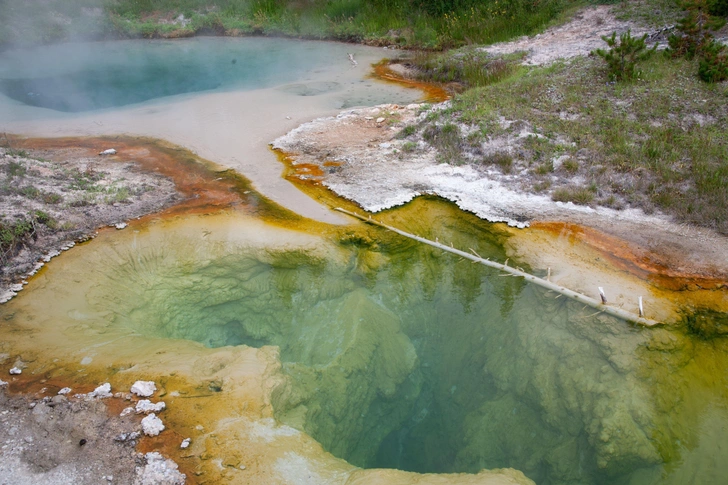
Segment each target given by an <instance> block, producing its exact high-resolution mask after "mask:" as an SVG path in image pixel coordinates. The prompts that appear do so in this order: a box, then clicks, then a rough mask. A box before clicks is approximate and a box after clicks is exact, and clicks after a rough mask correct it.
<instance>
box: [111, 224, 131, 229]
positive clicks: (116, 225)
mask: <svg viewBox="0 0 728 485" xmlns="http://www.w3.org/2000/svg"><path fill="white" fill-rule="evenodd" d="M128 225H129V224H127V223H126V222H120V223H118V224H114V227H115V228H117V229H119V230H121V229H124V228H125V227H126V226H128Z"/></svg>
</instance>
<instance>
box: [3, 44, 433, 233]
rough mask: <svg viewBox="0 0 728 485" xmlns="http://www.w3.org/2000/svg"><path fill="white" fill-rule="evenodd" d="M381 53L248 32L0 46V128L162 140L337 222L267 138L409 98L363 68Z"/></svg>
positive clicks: (410, 92)
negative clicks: (293, 177) (299, 185)
mask: <svg viewBox="0 0 728 485" xmlns="http://www.w3.org/2000/svg"><path fill="white" fill-rule="evenodd" d="M389 52H390V51H385V50H383V49H376V48H373V47H366V46H357V45H349V44H339V43H332V42H307V41H293V40H281V39H254V38H244V39H230V38H195V39H181V40H175V41H143V40H133V41H120V42H99V43H89V44H63V45H57V46H46V47H38V48H34V49H23V50H15V51H8V52H4V53H1V54H0V93H1V94H0V131H3V132H7V133H15V134H23V135H36V136H84V135H115V134H119V133H125V134H131V135H141V136H151V137H155V138H161V139H164V140H167V141H170V142H172V143H175V144H177V145H181V146H183V147H185V148H188V149H190V150H192V151H194V152H196V153H197V154H199V155H200V156H202V157H204V158H206V159H208V160H212V161H214V162H216V163H219V164H222V165H225V166H228V167H230V168H233V169H235V170H237V171H239V172H241V173H243V174H244V175H245V176H246V177H248V178H249V179H250V180H251V181H252V182H253V183H254V184H255V186H256V188H257V189H258V190H259V191H260V192H262V193H263V195H266V196H268V197H270V198H272V199H273V200H274V201H276V202H278V203H280V204H281V205H283V206H286V207H288V208H290V209H292V210H294V211H296V212H298V213H300V214H302V215H304V216H307V217H310V218H314V219H318V220H322V221H326V222H338V223H341V222H344V218H343V217H340V216H337V215H336V214H334V213H332V212H331V211H329V210H327V209H325V208H323V207H321V206H320V205H319V204H317V203H316V202H314V201H313V200H311V199H310V198H308V197H306V196H304V195H303V194H302V193H300V192H299V191H298V190H297V189H296V188H295V187H294V186H293V185H292V184H290V183H289V182H287V181H285V180H283V179H281V176H280V175H281V171H282V166H281V165H280V163H278V162H277V160H276V158H275V156H273V154H272V153H271V152H270V149H269V147H268V144H269V143H271V142H272V141H273V140H274V139H276V138H277V137H279V136H281V135H283V134H285V133H287V132H288V131H290V130H292V129H294V128H296V127H297V126H299V125H300V124H302V123H305V122H307V121H310V120H311V119H314V118H316V117H319V116H325V115H332V114H335V113H338V112H339V110H341V109H343V108H347V107H353V106H374V105H377V104H382V103H399V104H407V103H412V102H415V101H417V100H418V99H419V98H420V96H421V94H420V92H419V91H417V90H415V89H407V88H402V87H399V86H395V85H392V84H386V83H382V82H378V81H375V80H373V79H367V78H366V76H367V75H368V74H369V73H370V71H371V67H370V66H371V64H372V63H374V62H378V61H379V60H381V59H382V57H384V56H385V55H386V54H388V53H389ZM349 54H351V55H352V56H354V59H355V60H356V62H357V64H356V65H354V64H352V63H351V62H350V60H349ZM110 148H111V147H110Z"/></svg>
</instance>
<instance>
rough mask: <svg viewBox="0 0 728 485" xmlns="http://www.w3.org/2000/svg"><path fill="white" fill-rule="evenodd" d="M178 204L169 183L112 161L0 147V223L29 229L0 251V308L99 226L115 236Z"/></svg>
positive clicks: (75, 151)
mask: <svg viewBox="0 0 728 485" xmlns="http://www.w3.org/2000/svg"><path fill="white" fill-rule="evenodd" d="M108 148H109V149H113V148H114V147H113V144H112V143H109V146H108ZM181 198H182V196H181V194H180V193H179V192H178V191H177V190H176V189H175V184H174V182H173V181H172V180H171V179H170V178H169V177H165V176H163V175H161V174H158V173H152V172H148V171H144V170H141V169H140V167H139V166H138V165H137V164H135V163H134V162H133V161H128V160H122V159H120V158H119V157H117V156H116V154H111V153H109V154H105V155H100V154H97V153H94V152H92V151H91V150H90V149H88V148H82V147H66V148H62V147H58V148H47V149H42V150H40V149H39V150H25V149H12V148H8V147H5V148H0V214H1V216H0V217H1V219H0V224H1V225H2V226H3V227H5V228H10V227H13V226H15V225H17V224H18V223H22V222H31V223H32V226H33V229H32V231H31V232H30V233H29V234H27V235H21V236H19V237H18V239H17V242H16V243H15V244H12V245H10V247H7V248H6V250H5V255H4V257H3V260H2V261H1V273H0V301H7V299H9V298H11V297H12V296H13V294H14V293H16V292H17V291H18V290H20V289H22V286H23V284H22V282H21V281H22V279H23V278H25V277H27V276H29V275H32V274H34V273H35V272H36V271H38V269H40V267H41V266H42V265H43V264H44V263H45V262H47V261H49V260H50V258H52V257H54V256H55V255H57V254H59V253H60V252H61V251H63V250H67V249H70V248H71V247H73V246H74V245H75V243H76V242H79V241H84V240H86V239H89V238H91V237H93V235H94V233H95V231H96V230H97V229H99V228H100V227H106V226H115V227H117V228H119V229H123V228H124V227H126V222H125V221H128V220H130V219H135V218H138V217H141V216H143V215H146V214H150V213H154V212H158V211H160V210H162V209H163V208H165V207H169V206H170V205H173V204H174V203H176V202H178V201H180V200H181ZM4 248H5V247H4Z"/></svg>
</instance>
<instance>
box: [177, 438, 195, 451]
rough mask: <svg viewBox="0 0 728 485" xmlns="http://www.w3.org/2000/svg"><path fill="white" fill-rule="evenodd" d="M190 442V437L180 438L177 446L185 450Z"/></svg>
mask: <svg viewBox="0 0 728 485" xmlns="http://www.w3.org/2000/svg"><path fill="white" fill-rule="evenodd" d="M191 442H192V440H191V439H190V438H185V439H184V440H182V444H181V445H179V447H180V448H182V449H183V450H186V449H187V448H189V447H190V443H191Z"/></svg>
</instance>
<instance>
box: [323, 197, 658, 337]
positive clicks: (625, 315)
mask: <svg viewBox="0 0 728 485" xmlns="http://www.w3.org/2000/svg"><path fill="white" fill-rule="evenodd" d="M335 210H337V211H339V212H342V213H344V214H348V215H350V216H352V217H356V218H357V219H360V220H362V221H364V222H367V223H369V224H373V225H375V226H379V227H383V228H384V229H387V230H389V231H392V232H395V233H397V234H399V235H401V236H404V237H406V238H409V239H413V240H415V241H419V242H421V243H423V244H427V245H429V246H432V247H435V248H438V249H442V250H443V251H447V252H449V253H453V254H457V255H458V256H460V257H462V258H465V259H469V260H471V261H474V262H478V263H481V264H483V265H485V266H488V267H491V268H495V269H497V270H500V271H504V272H506V273H510V274H511V275H513V276H519V277H521V278H523V279H524V280H526V281H528V282H530V283H533V284H535V285H538V286H541V287H542V288H546V289H548V290H552V291H555V292H557V293H560V294H561V295H564V296H566V297H569V298H571V299H572V300H575V301H578V302H579V303H583V304H585V305H587V306H590V307H592V308H594V309H596V310H599V312H598V313H602V312H603V313H606V314H608V315H612V316H614V317H617V318H621V319H622V320H626V321H628V322H632V323H636V324H639V325H644V326H647V327H652V326H654V325H658V324H659V323H660V322H657V321H655V320H650V319H649V318H644V317H642V316H639V315H635V314H634V313H632V312H628V311H627V310H623V309H622V308H616V307H613V306H609V305H605V304H603V303H602V302H600V301H598V300H595V299H594V298H591V297H588V296H586V295H582V294H581V293H577V292H576V291H573V290H570V289H568V288H565V287H563V286H559V285H556V284H554V283H552V282H550V281H547V280H545V279H543V278H539V277H538V276H534V275H531V274H528V273H526V272H524V271H521V270H519V269H516V268H512V267H510V266H506V265H505V264H500V263H497V262H495V261H491V260H490V259H484V258H481V257H479V256H475V255H474V254H471V253H468V252H465V251H460V250H459V249H455V248H454V247H451V246H446V245H444V244H441V243H439V242H435V241H430V240H429V239H426V238H424V237H420V236H415V235H414V234H410V233H408V232H405V231H402V230H401V229H397V228H396V227H392V226H389V225H387V224H384V223H382V222H379V221H377V220H374V219H372V218H371V216H370V217H369V218H366V217H364V216H361V215H359V214H356V213H354V212H351V211H348V210H346V209H342V208H341V207H337V208H336V209H335Z"/></svg>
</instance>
